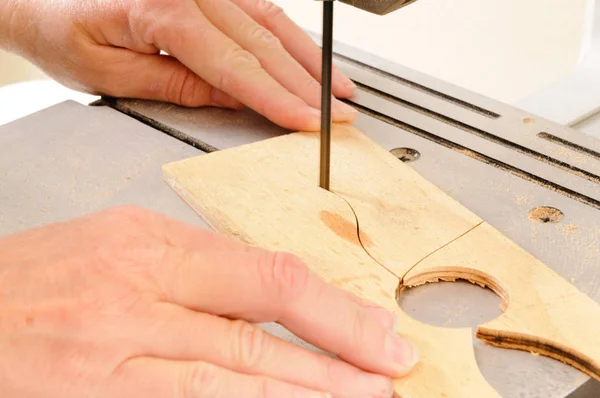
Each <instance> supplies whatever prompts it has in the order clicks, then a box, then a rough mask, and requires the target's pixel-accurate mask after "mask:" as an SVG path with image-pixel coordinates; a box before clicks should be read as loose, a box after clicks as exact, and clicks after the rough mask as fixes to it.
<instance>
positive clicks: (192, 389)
mask: <svg viewBox="0 0 600 398" xmlns="http://www.w3.org/2000/svg"><path fill="white" fill-rule="evenodd" d="M179 389H180V391H181V394H180V396H181V397H182V398H196V397H217V396H221V395H220V394H219V389H220V383H219V377H218V369H217V367H216V366H214V365H210V364H205V363H202V364H201V363H198V364H194V365H192V366H190V367H188V368H186V369H185V370H184V371H183V373H182V376H181V382H180V387H179Z"/></svg>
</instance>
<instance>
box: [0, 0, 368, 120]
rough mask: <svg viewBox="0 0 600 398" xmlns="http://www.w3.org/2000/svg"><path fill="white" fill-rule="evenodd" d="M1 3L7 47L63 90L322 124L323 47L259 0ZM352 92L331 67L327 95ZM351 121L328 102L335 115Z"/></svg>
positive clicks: (344, 108)
mask: <svg viewBox="0 0 600 398" xmlns="http://www.w3.org/2000/svg"><path fill="white" fill-rule="evenodd" d="M7 1H8V2H9V3H10V4H12V5H13V7H12V8H13V9H14V10H13V11H12V14H11V16H10V37H11V39H12V43H13V45H14V48H13V50H14V51H18V52H20V53H21V54H22V55H24V56H25V57H27V58H28V59H30V60H31V61H32V62H34V63H36V64H37V65H39V66H40V67H41V68H42V69H43V70H44V71H46V72H47V73H48V74H49V75H50V76H52V77H53V78H55V79H56V80H58V81H60V82H61V83H63V84H65V85H66V86H69V87H72V88H75V89H77V90H82V91H86V92H90V93H93V94H102V95H109V96H114V97H134V98H142V99H154V100H161V101H167V102H173V103H176V104H180V105H184V106H201V105H212V106H220V107H228V108H239V107H241V106H243V105H246V106H248V107H250V108H252V109H254V110H255V111H257V112H259V113H261V114H263V115H264V116H266V117H267V118H269V119H270V120H271V121H273V122H275V123H277V124H279V125H281V126H283V127H286V128H289V129H293V130H310V131H316V130H319V128H320V112H319V111H318V109H320V105H321V103H320V101H321V85H320V83H319V82H320V75H321V50H320V49H319V47H318V46H317V45H316V44H315V43H314V42H313V41H312V40H311V39H310V37H309V36H308V35H306V33H305V32H304V31H303V30H301V29H300V28H299V27H298V26H297V25H296V24H294V22H292V20H291V19H290V18H288V17H287V16H286V15H285V13H284V12H283V11H282V10H281V9H280V8H279V7H277V6H275V5H273V4H271V3H270V2H268V1H266V0H122V1H118V0H89V1H78V0H57V1H52V2H48V1H47V0H7ZM10 4H9V7H8V9H11V7H10ZM0 8H1V7H0ZM315 17H318V16H315ZM161 51H163V52H164V53H167V54H168V55H164V54H161V53H160V52H161ZM353 92H354V85H353V84H352V82H351V81H350V80H349V79H347V78H346V77H345V76H343V75H342V74H341V73H339V72H338V71H337V70H336V71H335V72H334V76H333V93H334V95H335V96H337V97H348V96H350V95H352V94H353ZM355 117H356V111H355V110H354V109H352V108H351V107H349V106H348V105H345V104H343V103H342V102H340V101H337V100H335V101H334V103H333V121H336V122H352V121H353V120H354V119H355Z"/></svg>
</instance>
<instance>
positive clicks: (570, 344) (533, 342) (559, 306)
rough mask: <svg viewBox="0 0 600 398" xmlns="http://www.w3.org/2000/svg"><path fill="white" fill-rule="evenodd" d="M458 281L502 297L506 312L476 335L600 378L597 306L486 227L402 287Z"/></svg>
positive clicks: (439, 255) (420, 269) (421, 268)
mask: <svg viewBox="0 0 600 398" xmlns="http://www.w3.org/2000/svg"><path fill="white" fill-rule="evenodd" d="M457 278H460V279H467V280H471V281H472V282H475V283H478V284H481V285H485V286H488V287H490V288H491V289H492V290H494V291H495V292H496V294H498V296H500V298H501V299H502V303H503V306H504V313H503V314H502V315H501V316H500V317H498V318H496V319H494V320H492V321H490V322H487V323H484V324H482V325H480V326H479V328H478V330H477V337H479V338H481V339H483V340H484V341H486V342H488V343H490V344H492V345H495V346H499V347H507V348H516V349H522V350H526V351H531V352H534V353H539V354H543V355H546V356H549V357H552V358H555V359H558V360H560V361H562V362H565V363H567V364H569V365H571V366H574V367H576V368H577V369H579V370H581V371H582V372H585V373H587V374H588V375H589V376H591V377H595V378H598V379H600V306H599V305H598V304H597V303H596V302H595V301H594V300H592V299H591V298H589V297H588V296H587V295H585V294H583V293H582V292H580V291H579V290H578V289H577V288H575V287H574V286H573V285H571V284H570V283H568V282H567V281H566V280H564V279H563V278H562V277H560V276H559V275H557V274H556V273H555V272H553V271H552V270H551V269H549V268H548V267H547V266H546V265H545V264H543V263H541V262H540V261H539V260H537V259H536V258H535V257H533V256H531V255H530V254H529V253H527V252H526V251H524V250H523V249H521V248H520V247H519V246H518V245H516V244H515V243H514V242H512V241H511V240H509V239H507V238H506V237H505V236H504V235H502V234H501V233H500V232H499V231H497V230H496V229H494V228H493V227H491V226H490V225H489V224H487V223H484V224H482V225H481V226H479V227H477V228H475V229H474V230H473V231H471V232H469V233H468V234H467V235H466V236H464V237H463V238H461V239H458V240H456V241H455V242H453V243H452V244H450V245H448V246H446V247H444V248H442V249H441V250H439V251H437V252H436V253H433V254H432V255H431V256H429V257H427V258H426V259H424V260H423V261H422V262H421V263H420V264H419V265H418V266H416V267H415V268H414V269H413V270H412V271H411V272H409V274H408V275H406V278H405V280H404V284H405V285H406V286H415V285H419V284H422V283H425V282H434V281H437V280H439V279H443V280H452V279H457Z"/></svg>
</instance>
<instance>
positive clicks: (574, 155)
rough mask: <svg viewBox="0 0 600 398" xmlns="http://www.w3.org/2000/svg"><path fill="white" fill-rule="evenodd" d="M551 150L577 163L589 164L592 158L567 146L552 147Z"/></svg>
mask: <svg viewBox="0 0 600 398" xmlns="http://www.w3.org/2000/svg"><path fill="white" fill-rule="evenodd" d="M550 150H551V151H552V152H554V153H555V154H557V155H559V156H562V157H565V158H568V159H571V160H573V161H575V162H576V163H583V164H588V163H589V161H590V159H589V157H588V156H586V155H585V154H583V153H578V152H573V151H571V150H568V149H565V148H559V147H552V148H550Z"/></svg>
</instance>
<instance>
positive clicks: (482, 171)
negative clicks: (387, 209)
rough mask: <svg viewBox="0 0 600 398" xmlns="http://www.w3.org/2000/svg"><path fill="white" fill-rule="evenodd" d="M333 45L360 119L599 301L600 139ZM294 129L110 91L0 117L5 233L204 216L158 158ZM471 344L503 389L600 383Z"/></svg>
mask: <svg viewBox="0 0 600 398" xmlns="http://www.w3.org/2000/svg"><path fill="white" fill-rule="evenodd" d="M334 48H335V51H336V53H335V57H334V62H335V63H336V64H337V66H338V67H339V68H340V69H341V70H342V71H343V72H345V73H346V74H347V76H349V77H350V78H351V79H352V80H354V81H355V82H356V84H357V85H358V92H357V94H356V95H355V97H354V98H352V99H351V100H348V101H347V102H348V103H349V104H351V105H353V106H354V107H356V108H357V109H358V110H359V111H360V116H359V118H358V120H357V122H356V123H355V125H356V127H358V128H359V129H360V130H361V131H362V132H364V133H365V134H366V135H367V136H369V137H371V138H372V139H373V140H375V141H376V142H377V143H379V144H380V145H381V146H382V147H384V148H385V149H387V150H390V151H391V152H392V153H393V154H394V155H396V156H397V157H398V159H399V160H398V161H404V162H408V164H409V165H410V166H412V167H414V168H415V169H416V170H417V171H418V172H419V173H420V174H421V175H422V176H424V177H425V178H426V179H428V180H430V181H431V182H433V183H434V184H436V185H437V186H438V187H440V188H441V189H442V190H444V191H445V192H447V193H448V194H449V195H451V196H452V197H454V198H456V199H457V200H458V201H459V202H461V203H462V204H463V205H464V206H465V207H467V208H468V209H470V210H471V211H473V212H474V213H476V214H477V215H479V216H480V217H482V218H483V219H484V220H486V221H487V222H488V223H490V224H491V225H492V226H493V227H495V228H497V229H498V230H500V231H501V232H502V233H504V234H505V235H506V236H508V237H509V238H510V239H512V240H513V241H514V242H516V243H517V244H518V245H520V246H521V247H523V248H524V249H525V250H527V251H529V252H530V253H531V254H533V255H534V256H536V257H537V258H539V259H540V260H541V261H543V262H544V263H545V264H547V265H548V266H549V267H551V268H552V269H553V270H554V271H556V272H557V273H558V274H560V275H561V276H562V277H564V278H565V279H566V280H567V281H570V282H571V283H572V284H574V285H575V286H576V287H577V288H579V289H580V290H581V291H582V292H584V293H586V294H587V295H589V296H590V297H591V298H592V299H594V300H596V301H598V302H600V139H598V138H595V137H593V136H592V135H586V134H583V133H581V132H578V131H575V130H572V129H569V128H566V127H564V126H561V125H558V124H555V123H552V122H550V121H548V120H544V119H542V118H539V117H537V116H536V115H531V114H527V113H525V112H522V111H520V110H518V109H514V108H512V107H509V106H506V105H504V104H501V103H498V102H496V101H493V100H490V99H488V98H484V97H481V96H479V95H476V94H474V93H471V92H468V91H465V90H462V89H460V88H457V87H454V86H451V85H448V84H446V83H444V82H441V81H438V80H435V79H432V78H430V77H428V76H425V75H422V74H420V73H418V72H415V71H413V70H409V69H406V68H403V67H402V66H399V65H395V64H390V63H388V62H386V61H384V60H382V59H378V58H376V57H373V56H370V55H368V54H365V53H362V52H359V51H356V50H355V49H353V48H350V47H346V46H343V45H339V44H337V43H336V45H335V47H334ZM490 78H493V76H490ZM285 133H287V131H285V130H283V129H281V128H279V127H277V126H275V125H273V124H272V123H270V122H269V121H267V120H266V119H264V118H263V117H261V116H259V115H257V114H255V113H254V112H252V111H249V110H242V111H231V110H223V109H216V108H200V109H189V108H182V107H178V106H174V105H171V104H166V103H155V102H149V101H139V100H127V99H110V98H106V99H102V100H101V101H97V102H95V103H93V104H90V106H84V105H81V104H78V103H75V102H64V103H61V104H58V105H56V106H53V107H50V108H47V109H45V110H42V111H40V112H37V113H35V114H33V115H30V116H28V117H25V118H22V119H20V120H17V121H14V122H12V123H9V124H7V125H5V126H2V127H0V236H2V235H7V234H10V233H14V232H17V231H20V230H24V229H28V228H32V227H35V226H40V225H43V224H46V223H50V222H55V221H61V220H66V219H69V218H73V217H77V216H79V215H82V214H84V213H88V212H92V211H96V210H99V209H102V208H106V207H110V206H114V205H118V204H125V203H127V204H134V205H140V206H144V207H146V208H148V209H151V210H155V211H159V212H162V213H165V214H167V215H169V216H171V217H174V218H177V219H180V220H183V221H185V222H188V223H191V224H195V225H199V226H201V227H204V228H208V226H207V225H206V224H205V223H204V222H203V221H202V220H201V219H200V217H199V216H198V215H197V214H196V213H195V212H194V211H193V210H192V209H191V208H189V207H188V206H187V205H186V204H185V203H184V202H183V201H182V200H181V199H180V198H179V197H178V196H177V194H176V193H175V192H174V191H173V190H172V189H171V188H170V187H169V186H168V185H167V184H165V183H164V181H163V176H162V171H161V166H162V165H163V164H165V163H169V162H172V161H176V160H180V159H184V158H188V157H192V156H197V155H199V154H202V153H203V152H205V153H208V152H212V151H218V150H221V149H225V148H230V147H233V146H238V145H242V144H245V143H250V142H253V141H257V140H263V139H266V138H270V137H274V136H277V135H280V134H285ZM223 184H227V181H223ZM399 244H401V243H399ZM499 303H500V300H499V298H498V297H496V296H495V294H494V293H492V292H491V291H489V290H486V289H482V288H479V287H475V286H473V285H471V284H469V283H460V282H455V283H437V284H429V285H425V286H421V287H418V288H414V289H411V290H409V291H407V292H406V293H404V294H403V296H402V297H401V300H400V302H399V305H401V306H402V308H403V309H404V310H405V312H407V313H408V314H411V315H412V316H414V317H415V318H417V319H419V320H421V321H424V322H427V323H430V324H434V325H438V326H444V327H464V326H472V327H475V326H476V325H477V324H479V323H482V322H484V321H487V320H490V319H493V318H495V317H496V316H498V315H499V314H500V308H499ZM590 321H598V320H590ZM264 327H265V328H266V329H267V330H269V331H270V332H272V333H274V334H276V335H278V336H281V337H283V338H285V339H288V340H292V341H295V342H296V343H298V344H301V345H304V346H306V347H308V348H309V349H315V348H314V347H311V346H310V345H308V344H306V343H305V342H303V341H300V340H298V339H297V338H295V337H294V336H292V335H291V334H290V333H289V332H287V331H286V330H284V329H283V328H281V327H279V326H277V325H273V324H269V325H264ZM599 341H600V336H599ZM473 344H474V347H475V352H476V357H477V362H478V365H479V367H480V370H481V372H482V374H483V375H484V377H485V378H486V379H487V380H488V382H489V383H490V384H491V385H492V386H493V387H494V388H496V389H497V390H498V392H499V393H500V394H501V395H502V396H504V397H511V398H513V397H514V398H517V397H519V398H525V397H528V398H532V397H544V398H563V397H567V396H569V397H598V396H600V383H597V382H595V381H593V380H591V379H590V378H589V377H587V376H585V375H584V374H583V373H581V372H579V371H577V370H575V369H574V368H571V367H569V366H567V365H564V364H562V363H559V362H557V361H554V360H552V359H548V358H545V357H541V356H534V355H531V354H529V353H526V352H521V351H514V350H506V349H498V348H492V347H489V346H486V345H484V344H483V343H481V342H480V341H479V340H477V339H476V338H475V337H474V338H473Z"/></svg>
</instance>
